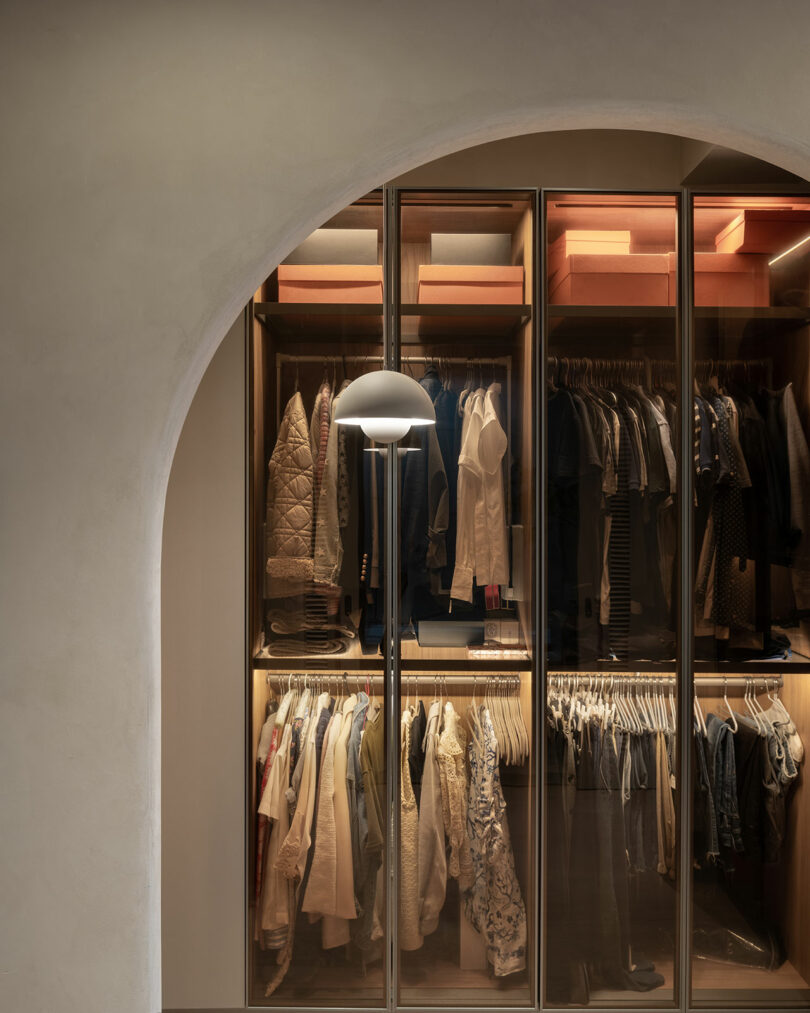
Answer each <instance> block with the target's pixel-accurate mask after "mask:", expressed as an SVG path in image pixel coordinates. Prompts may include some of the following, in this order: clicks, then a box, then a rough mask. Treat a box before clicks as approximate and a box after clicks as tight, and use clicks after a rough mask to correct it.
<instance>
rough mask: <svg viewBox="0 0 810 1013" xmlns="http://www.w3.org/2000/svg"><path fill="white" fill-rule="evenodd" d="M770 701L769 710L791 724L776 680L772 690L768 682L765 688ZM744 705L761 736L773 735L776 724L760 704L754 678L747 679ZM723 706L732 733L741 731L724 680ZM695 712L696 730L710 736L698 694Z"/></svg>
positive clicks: (726, 683) (726, 681)
mask: <svg viewBox="0 0 810 1013" xmlns="http://www.w3.org/2000/svg"><path fill="white" fill-rule="evenodd" d="M763 692H764V693H765V695H766V696H767V698H768V700H770V702H771V707H769V708H768V709H769V710H774V711H775V712H776V714H777V715H778V716H779V718H780V720H783V721H784V722H785V723H788V722H790V715H789V714H788V712H787V710H786V709H785V705H784V704H783V703H782V701H781V700H780V699H779V684H778V683H777V682H776V680H774V682H773V686H772V690H771V691H769V689H768V680H767V679H766V680H765V688H764V690H763ZM743 703H744V704H745V709H746V711H747V712H748V714H749V715H750V717H751V718H752V719H753V721H754V724H755V725H756V728H757V731H758V732H759V734H760V735H763V736H764V735H768V734H773V730H774V727H773V725H774V723H773V721H772V720H771V718H770V717H769V715H768V713H767V712H766V710H765V708H764V707H763V706H762V704H761V703H760V702H759V697H758V694H757V687H756V680H755V679H753V678H747V679H746V680H745V686H744V691H743ZM723 706H724V707H725V710H726V713H727V714H728V718H729V724H730V725H731V730H732V732H735V733H736V732H737V731H738V730H739V727H740V726H739V723H738V722H737V715H736V713H735V712H734V710H733V709H732V707H731V704H730V703H729V700H728V680H726V679H724V680H723ZM694 710H695V726H696V729H697V730H699V731H701V732H703V734H704V735H706V734H708V732H707V728H706V719H705V717H704V716H703V710H702V708H701V706H700V701H699V700H698V696H697V693H696V694H695V696H694Z"/></svg>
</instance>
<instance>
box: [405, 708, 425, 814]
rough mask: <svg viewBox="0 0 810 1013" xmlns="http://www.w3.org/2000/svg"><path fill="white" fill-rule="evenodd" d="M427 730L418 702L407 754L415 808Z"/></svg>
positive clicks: (422, 709) (418, 796) (420, 783)
mask: <svg viewBox="0 0 810 1013" xmlns="http://www.w3.org/2000/svg"><path fill="white" fill-rule="evenodd" d="M426 728H427V717H426V716H425V705H424V704H423V703H422V701H421V700H419V701H418V702H417V704H416V706H415V707H414V709H413V722H412V723H411V749H410V753H409V754H408V770H409V772H410V776H411V786H412V787H413V793H414V795H415V796H416V806H417V808H418V807H419V800H420V796H421V793H422V772H423V771H424V769H425V742H424V739H425V731H426Z"/></svg>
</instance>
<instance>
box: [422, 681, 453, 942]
mask: <svg viewBox="0 0 810 1013" xmlns="http://www.w3.org/2000/svg"><path fill="white" fill-rule="evenodd" d="M440 712H441V704H440V703H439V701H438V700H434V701H433V703H432V704H431V705H430V710H429V712H428V720H427V730H426V732H425V766H424V770H423V772H422V796H421V802H420V807H419V827H418V868H419V887H418V890H419V931H420V933H421V934H422V935H423V936H427V935H430V933H431V932H435V931H436V929H437V928H438V927H439V914H440V913H441V910H442V908H443V907H444V898H445V893H446V890H447V856H446V854H445V844H444V818H443V816H442V786H441V777H440V774H439V759H438V755H437V750H438V745H439V735H438V727H439V716H440Z"/></svg>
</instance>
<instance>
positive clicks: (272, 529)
mask: <svg viewBox="0 0 810 1013" xmlns="http://www.w3.org/2000/svg"><path fill="white" fill-rule="evenodd" d="M267 470H268V477H267V513H266V524H265V548H266V558H267V564H266V570H267V581H266V588H267V596H268V597H269V598H283V597H287V596H288V595H291V594H297V593H301V592H302V591H303V590H304V589H305V588H306V586H307V585H308V584H309V583H311V581H312V576H313V563H312V533H313V503H312V481H313V474H312V471H313V466H312V450H311V448H310V442H309V429H308V426H307V418H306V414H305V413H304V402H303V401H302V399H301V395H300V394H299V393H298V391H296V392H295V394H293V396H292V397H291V398H290V400H289V401H288V403H287V407H286V408H285V409H284V417H283V418H282V420H281V426H280V427H279V432H278V439H277V440H276V445H275V447H274V449H273V454H272V456H271V458H270V463H269V464H268V467H267Z"/></svg>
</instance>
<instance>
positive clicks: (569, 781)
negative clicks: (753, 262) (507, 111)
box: [543, 193, 680, 1008]
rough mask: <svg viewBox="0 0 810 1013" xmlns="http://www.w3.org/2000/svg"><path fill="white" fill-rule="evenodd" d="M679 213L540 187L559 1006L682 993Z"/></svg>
mask: <svg viewBox="0 0 810 1013" xmlns="http://www.w3.org/2000/svg"><path fill="white" fill-rule="evenodd" d="M677 209H678V203H677V198H676V197H674V196H670V195H661V194H657V195H626V194H591V193H589V194H577V193H553V194H548V195H547V197H546V214H547V249H546V264H547V272H546V284H547V291H548V303H549V305H548V310H547V316H548V321H547V342H548V343H547V348H546V349H545V352H546V353H547V355H548V363H547V369H548V387H547V389H546V391H544V396H545V402H546V403H545V410H546V415H545V419H546V432H545V447H546V460H547V474H546V482H547V501H546V511H547V529H546V531H545V532H544V550H545V551H544V566H545V572H546V580H547V603H548V611H547V616H546V623H547V644H546V650H547V665H548V673H549V674H548V679H547V686H546V691H547V699H546V709H545V716H546V720H545V734H546V783H545V789H544V790H545V826H544V831H545V849H544V856H545V860H544V875H545V896H546V910H545V918H544V926H545V934H544V937H543V938H544V940H545V942H544V946H545V983H544V986H545V1001H546V1002H547V1003H548V1004H549V1005H568V1004H570V1005H576V1006H587V1005H593V1006H604V1005H610V1004H617V1003H618V1004H621V1006H622V1008H627V1007H631V1006H634V1005H641V1006H645V1007H649V1006H651V1005H657V1004H667V1003H671V1002H672V1001H673V999H674V995H675V992H674V981H675V979H676V975H677V970H676V959H675V955H676V913H677V877H676V869H677V846H676V842H677V820H676V812H677V805H678V802H677V791H676V782H675V772H676V770H677V762H676V757H677V752H678V750H677V742H676V737H675V727H676V714H677V687H676V674H677V670H678V667H677V654H678V652H677V641H676V630H677V615H678V606H677V603H678V595H679V586H678V579H677V573H678V539H677V495H678V492H677V467H676V464H677V460H678V405H679V403H680V399H679V391H678V368H677V359H678V356H677V353H678V338H677V335H678V328H677V309H678V307H677V301H678V300H677V293H678V286H677Z"/></svg>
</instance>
